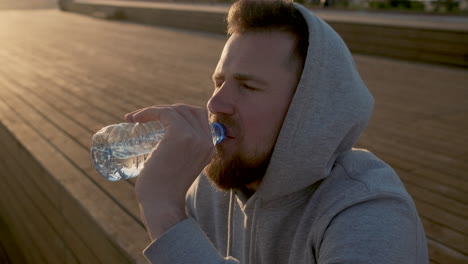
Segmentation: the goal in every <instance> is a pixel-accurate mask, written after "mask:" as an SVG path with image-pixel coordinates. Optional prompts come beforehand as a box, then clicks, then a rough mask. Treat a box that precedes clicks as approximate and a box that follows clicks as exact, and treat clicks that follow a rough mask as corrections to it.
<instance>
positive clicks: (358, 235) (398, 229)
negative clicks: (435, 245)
mask: <svg viewBox="0 0 468 264" xmlns="http://www.w3.org/2000/svg"><path fill="white" fill-rule="evenodd" d="M414 212H415V210H414V209H413V208H412V206H411V204H410V203H408V201H406V200H405V199H404V197H399V196H397V195H389V196H386V197H372V198H371V199H366V200H364V201H361V202H359V203H354V204H353V205H351V206H348V207H347V208H345V209H344V210H342V211H341V212H339V213H338V214H336V215H335V217H334V218H333V219H332V220H331V221H330V222H329V225H328V227H327V228H326V230H325V232H324V234H323V240H322V243H321V245H320V247H319V249H318V251H317V260H318V263H324V264H338V263H346V264H358V263H359V264H371V263H382V264H395V263H398V264H416V263H417V264H423V263H424V264H427V263H428V260H427V258H425V257H423V256H422V255H418V254H416V253H415V252H421V249H419V248H418V247H419V246H421V245H425V243H426V242H425V241H417V240H418V238H420V237H421V235H420V234H418V233H419V232H424V231H423V229H422V226H421V223H420V221H419V219H418V217H417V216H416V215H414V214H415V213H414Z"/></svg>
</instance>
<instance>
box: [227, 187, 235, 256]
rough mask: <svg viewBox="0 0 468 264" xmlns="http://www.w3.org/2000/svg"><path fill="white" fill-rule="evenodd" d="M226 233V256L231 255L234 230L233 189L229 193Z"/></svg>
mask: <svg viewBox="0 0 468 264" xmlns="http://www.w3.org/2000/svg"><path fill="white" fill-rule="evenodd" d="M227 226H228V233H227V240H228V241H227V248H226V257H229V256H232V241H233V238H232V237H233V232H234V191H232V190H231V192H230V195H229V215H228V225H227Z"/></svg>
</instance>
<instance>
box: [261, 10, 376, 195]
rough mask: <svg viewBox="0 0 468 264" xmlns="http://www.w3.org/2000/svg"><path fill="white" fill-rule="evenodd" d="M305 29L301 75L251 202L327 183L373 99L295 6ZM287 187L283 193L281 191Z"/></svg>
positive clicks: (332, 42) (342, 55)
mask: <svg viewBox="0 0 468 264" xmlns="http://www.w3.org/2000/svg"><path fill="white" fill-rule="evenodd" d="M295 7H296V8H297V9H298V10H300V11H301V13H302V15H303V16H304V18H305V20H306V21H307V24H308V27H309V48H308V53H307V58H306V60H305V65H304V70H303V73H302V76H301V79H300V82H299V84H298V87H297V90H296V93H295V95H294V97H293V100H292V102H291V105H290V107H289V111H288V113H287V116H286V118H285V120H284V123H283V127H282V129H281V131H280V134H279V136H278V140H277V143H276V146H275V149H274V151H273V155H272V158H271V162H270V165H269V167H268V169H267V172H266V175H265V177H264V179H263V181H262V183H261V185H260V187H259V189H258V190H257V192H256V196H257V198H261V199H262V200H265V201H268V200H274V199H276V198H281V197H283V196H285V195H288V194H290V193H294V192H297V191H299V190H301V189H304V188H306V187H308V186H310V185H311V184H313V183H315V182H317V181H319V180H321V179H323V178H325V177H327V176H328V175H329V174H330V171H331V169H332V167H333V164H334V163H335V160H336V159H337V157H338V156H339V155H340V154H341V153H343V152H345V151H347V150H350V149H351V148H352V146H353V144H354V143H355V142H356V141H357V139H358V138H359V136H360V134H361V133H362V131H363V130H364V128H365V127H366V125H367V123H368V121H369V119H370V116H371V113H372V110H373V97H372V95H371V94H370V92H369V90H368V89H367V87H366V86H365V84H364V83H363V81H362V79H361V77H360V76H359V74H358V72H357V69H356V66H355V64H354V60H353V58H352V56H351V53H350V52H349V50H348V48H347V47H346V45H345V44H344V42H343V40H342V39H341V37H340V36H338V34H337V33H336V32H335V31H334V30H333V29H332V28H331V27H330V26H329V25H328V24H326V23H325V22H323V21H322V20H321V19H319V18H318V17H316V16H315V15H314V14H313V13H311V12H310V11H309V10H307V9H306V8H304V7H303V6H301V5H298V4H295ZM285 186H287V188H285Z"/></svg>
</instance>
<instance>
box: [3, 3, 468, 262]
mask: <svg viewBox="0 0 468 264" xmlns="http://www.w3.org/2000/svg"><path fill="white" fill-rule="evenodd" d="M224 41H225V37H224V36H220V35H214V34H204V33H194V32H189V31H183V30H172V29H167V28H157V27H148V26H141V25H135V24H130V23H119V22H109V21H103V20H98V19H94V18H90V17H85V16H80V15H76V14H70V13H61V12H59V11H56V10H37V11H0V62H1V64H0V146H1V148H0V177H1V179H2V181H0V193H1V199H0V218H2V220H3V221H4V222H5V223H6V226H8V227H9V228H10V229H11V231H12V233H13V234H14V236H15V240H16V241H17V242H18V243H19V244H20V245H21V247H22V249H23V250H25V252H28V254H24V257H25V259H26V261H27V262H29V263H44V262H48V263H145V260H144V259H143V257H142V255H141V250H142V249H143V248H144V247H145V246H146V244H147V243H148V242H149V240H148V238H147V235H146V232H145V230H144V227H143V224H142V223H141V221H140V219H139V212H138V207H137V204H136V201H135V198H134V194H133V185H134V182H133V181H126V182H117V183H111V182H107V181H105V180H103V179H101V178H100V176H98V174H97V173H96V172H95V171H94V168H93V164H92V162H91V158H90V155H89V148H90V144H91V136H92V135H93V133H94V132H95V131H97V130H98V129H99V128H101V127H102V126H105V125H108V124H111V123H116V122H122V121H123V115H124V114H125V113H126V112H129V111H132V110H134V109H137V108H140V107H145V106H148V105H154V104H168V103H175V102H184V103H188V104H194V105H200V106H201V105H204V104H205V102H206V100H207V99H208V98H209V96H210V95H211V91H212V84H211V81H210V75H211V73H212V70H213V68H214V66H215V65H216V63H217V60H218V57H219V54H220V52H221V49H222V47H223V45H224ZM355 58H356V62H357V65H358V68H359V70H360V72H361V75H362V76H363V78H364V80H365V82H366V84H367V85H368V87H369V88H370V90H371V91H372V92H373V94H374V96H375V98H376V109H375V114H374V116H373V119H372V122H371V124H370V126H369V128H368V129H367V130H366V132H365V133H364V135H363V137H362V138H361V140H360V141H359V144H358V146H359V147H364V148H368V149H370V150H371V151H373V152H374V153H376V154H377V155H378V156H380V157H381V158H382V159H384V160H386V161H387V162H388V163H390V164H391V165H392V166H394V168H396V170H397V171H398V173H399V174H400V176H401V178H402V179H403V181H404V183H405V186H406V188H407V189H408V191H409V192H410V193H411V195H412V196H413V198H414V199H415V201H416V205H417V207H418V210H419V213H420V215H421V217H422V220H423V223H424V226H425V229H426V233H427V237H428V242H429V250H430V258H431V263H433V264H435V263H439V264H461V263H465V264H466V263H468V195H467V193H468V71H467V70H463V69H457V68H445V67H440V66H434V65H426V64H417V63H409V62H402V61H393V60H388V59H382V58H375V57H368V56H359V55H356V56H355ZM0 234H1V233H0ZM13 263H14V262H13Z"/></svg>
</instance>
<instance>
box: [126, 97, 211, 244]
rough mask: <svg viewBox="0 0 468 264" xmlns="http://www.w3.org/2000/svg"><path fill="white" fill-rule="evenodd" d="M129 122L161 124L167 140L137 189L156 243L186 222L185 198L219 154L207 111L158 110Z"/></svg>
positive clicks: (144, 112) (137, 113) (151, 159)
mask: <svg viewBox="0 0 468 264" xmlns="http://www.w3.org/2000/svg"><path fill="white" fill-rule="evenodd" d="M125 119H126V121H127V122H149V121H157V120H158V121H160V122H161V124H162V125H163V126H164V128H165V135H164V138H163V139H162V140H161V141H160V142H159V144H158V146H157V148H156V149H155V150H154V151H153V152H152V153H151V154H150V156H149V157H148V158H147V160H146V162H145V165H144V168H143V169H142V170H141V172H140V175H139V177H138V178H137V183H136V186H135V191H136V196H137V199H138V201H139V203H140V207H141V212H142V217H143V220H144V221H145V223H146V224H147V227H148V231H149V232H150V236H151V238H152V239H156V238H157V237H158V236H159V235H160V234H161V233H162V232H164V231H166V230H167V229H168V228H170V227H171V226H172V225H174V224H176V223H178V222H179V221H181V220H183V219H185V218H186V217H187V216H186V214H185V195H186V192H187V190H188V189H189V187H190V185H191V184H192V183H193V181H194V180H195V179H196V177H197V176H198V175H199V174H200V173H201V171H202V170H203V169H204V167H205V166H206V165H207V164H208V163H209V162H210V161H211V159H212V157H213V155H214V154H215V147H214V145H213V141H212V134H211V128H210V124H209V122H208V114H207V111H206V109H204V108H197V107H192V106H187V105H172V106H154V107H148V108H145V109H141V110H138V111H135V112H132V113H129V114H127V115H126V116H125Z"/></svg>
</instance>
